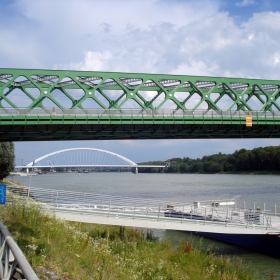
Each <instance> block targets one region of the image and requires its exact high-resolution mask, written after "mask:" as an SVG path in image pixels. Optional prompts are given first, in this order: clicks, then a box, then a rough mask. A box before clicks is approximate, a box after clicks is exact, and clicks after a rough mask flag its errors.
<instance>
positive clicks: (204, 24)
mask: <svg viewBox="0 0 280 280" xmlns="http://www.w3.org/2000/svg"><path fill="white" fill-rule="evenodd" d="M279 11H280V1H278V0H220V1H219V0H200V1H198V0H189V1H187V0H185V1H183V0H141V1H140V0H130V1H127V0H119V1H114V0H104V1H98V0H60V1H57V0H36V1H34V0H18V1H15V0H14V1H13V0H10V1H8V0H7V1H5V0H0V36H1V44H0V67H1V68H36V69H71V70H91V71H121V72H135V73H137V72H140V73H166V74H183V75H199V76H228V77H245V78H246V77H247V78H263V79H275V80H279V75H280V36H279V34H280V13H279ZM279 144H280V139H279V140H278V139H262V140H260V139H251V140H241V139H236V140H232V139H231V140H153V141H150V140H141V141H140V140H136V141H128V140H127V141H79V142H75V141H68V142H67V141H59V142H33V143H30V142H17V143H15V146H16V163H17V164H20V163H21V161H22V160H23V161H24V163H27V162H30V161H32V160H34V159H35V158H38V157H40V156H42V155H44V154H46V153H49V152H53V151H56V150H59V149H64V148H71V147H93V148H100V149H106V150H109V151H112V152H115V153H119V154H121V155H124V156H126V157H128V158H130V159H131V160H133V161H135V162H140V161H148V160H158V159H159V160H165V159H168V158H171V157H187V156H188V157H191V158H197V157H202V156H204V155H210V154H213V153H218V152H222V153H232V152H234V151H235V150H237V149H241V148H246V149H252V148H254V147H259V146H269V145H279Z"/></svg>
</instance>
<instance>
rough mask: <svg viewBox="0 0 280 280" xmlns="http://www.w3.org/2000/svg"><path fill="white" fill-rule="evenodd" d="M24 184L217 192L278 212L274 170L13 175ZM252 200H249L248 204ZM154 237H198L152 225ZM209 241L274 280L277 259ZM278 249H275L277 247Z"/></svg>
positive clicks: (110, 191)
mask: <svg viewBox="0 0 280 280" xmlns="http://www.w3.org/2000/svg"><path fill="white" fill-rule="evenodd" d="M9 179H10V180H14V181H17V182H19V183H21V184H22V185H25V186H27V187H28V186H31V187H38V188H47V189H58V190H67V191H79V192H87V193H96V194H107V195H118V196H130V197H137V198H147V199H156V200H165V201H169V200H170V202H185V203H193V202H194V201H201V200H215V199H217V198H218V197H219V196H221V195H223V194H228V195H229V197H235V196H239V195H241V196H242V199H243V200H244V201H246V207H247V208H253V206H254V205H255V206H256V207H257V206H259V207H261V209H263V208H264V207H265V209H270V210H272V211H273V212H274V211H275V205H277V206H276V209H277V212H280V176H277V175H222V174H213V175H200V174H143V173H142V174H141V173H140V174H137V175H135V174H132V173H129V172H123V173H111V172H103V173H60V174H45V175H39V176H32V177H31V176H28V177H19V176H16V177H13V178H9ZM254 203H255V204H254ZM153 232H154V235H155V236H157V237H159V239H161V240H163V239H168V240H169V241H170V243H171V244H172V245H174V246H179V245H180V242H181V241H182V240H183V239H184V240H186V241H188V240H189V241H192V242H193V243H194V244H196V243H197V242H198V241H199V238H198V237H196V236H193V235H190V234H188V233H186V232H180V231H170V230H166V231H165V230H153ZM211 244H213V248H214V249H213V250H214V252H215V253H217V254H224V255H229V256H231V257H234V256H238V257H240V258H242V259H243V261H244V262H247V263H248V262H249V263H250V264H251V267H252V268H253V269H254V270H257V271H259V274H260V279H268V278H269V275H270V272H273V273H274V276H275V278H274V279H275V280H276V279H279V280H280V259H278V258H273V257H269V256H266V255H263V254H259V253H256V252H253V251H251V250H247V249H244V248H240V247H237V246H232V245H229V244H225V243H222V242H217V241H214V240H211V239H207V238H204V239H203V248H205V249H206V248H207V247H208V246H209V245H211ZM279 250H280V248H279Z"/></svg>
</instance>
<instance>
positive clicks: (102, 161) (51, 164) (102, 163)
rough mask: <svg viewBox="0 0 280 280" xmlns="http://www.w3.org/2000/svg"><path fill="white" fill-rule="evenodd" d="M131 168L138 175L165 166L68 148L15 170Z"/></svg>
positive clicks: (109, 153) (94, 150)
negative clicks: (140, 169)
mask: <svg viewBox="0 0 280 280" xmlns="http://www.w3.org/2000/svg"><path fill="white" fill-rule="evenodd" d="M44 167H47V168H59V167H63V168H131V169H132V170H133V172H134V173H138V168H144V167H157V168H164V167H167V165H139V164H137V163H135V162H133V161H132V160H130V159H128V158H126V157H124V156H121V155H119V154H116V153H113V152H110V151H106V150H101V149H95V148H70V149H64V150H59V151H56V152H53V153H49V154H47V155H44V156H42V157H39V158H37V159H35V160H33V161H32V162H30V163H28V164H27V165H21V166H20V165H18V166H16V168H22V169H27V170H29V169H33V168H44Z"/></svg>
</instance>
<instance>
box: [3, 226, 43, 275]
mask: <svg viewBox="0 0 280 280" xmlns="http://www.w3.org/2000/svg"><path fill="white" fill-rule="evenodd" d="M0 246H1V249H0V260H1V263H0V279H1V280H9V279H27V280H39V278H38V277H37V275H36V274H35V272H34V270H33V269H32V267H31V266H30V264H29V263H28V261H27V259H26V258H25V256H24V255H23V253H22V251H21V250H20V248H19V247H18V245H17V244H16V242H15V241H14V240H13V238H12V236H11V234H10V232H9V231H8V230H7V229H6V227H5V226H4V225H3V224H2V223H1V222H0Z"/></svg>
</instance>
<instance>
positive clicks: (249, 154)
mask: <svg viewBox="0 0 280 280" xmlns="http://www.w3.org/2000/svg"><path fill="white" fill-rule="evenodd" d="M139 164H149V165H151V164H155V165H156V164H157V165H165V164H166V161H149V162H142V163H139ZM158 172H164V173H235V172H236V173H239V172H268V173H269V172H272V173H275V172H276V173H277V172H280V146H269V147H265V148H255V149H253V150H246V149H241V150H237V151H235V152H234V153H232V154H222V153H218V154H213V155H210V156H204V157H202V158H197V159H191V158H189V157H184V158H172V159H170V166H169V167H167V168H164V170H163V171H161V170H160V168H139V173H158Z"/></svg>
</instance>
